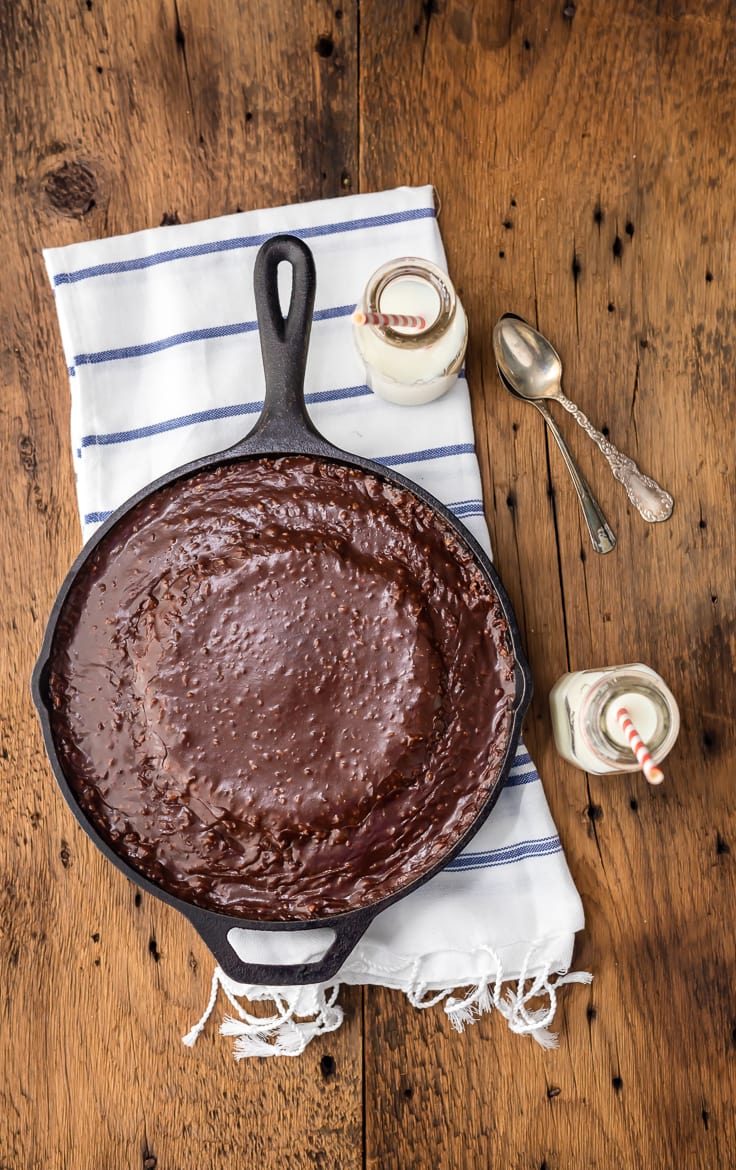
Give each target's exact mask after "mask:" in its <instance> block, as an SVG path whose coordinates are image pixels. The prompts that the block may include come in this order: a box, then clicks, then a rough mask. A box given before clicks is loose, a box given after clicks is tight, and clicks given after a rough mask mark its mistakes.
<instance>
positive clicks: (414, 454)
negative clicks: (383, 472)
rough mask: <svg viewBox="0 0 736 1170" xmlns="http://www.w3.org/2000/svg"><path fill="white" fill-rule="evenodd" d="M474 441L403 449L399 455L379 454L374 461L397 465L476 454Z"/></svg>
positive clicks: (388, 465)
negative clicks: (415, 449) (419, 449)
mask: <svg viewBox="0 0 736 1170" xmlns="http://www.w3.org/2000/svg"><path fill="white" fill-rule="evenodd" d="M474 454H475V445H474V444H473V443H454V444H452V446H449V447H426V448H425V449H424V450H423V451H403V452H401V454H397V455H377V456H374V457H373V461H374V463H382V464H383V465H384V467H397V466H398V465H399V464H400V463H423V462H425V460H427V459H447V458H448V457H449V456H450V455H474Z"/></svg>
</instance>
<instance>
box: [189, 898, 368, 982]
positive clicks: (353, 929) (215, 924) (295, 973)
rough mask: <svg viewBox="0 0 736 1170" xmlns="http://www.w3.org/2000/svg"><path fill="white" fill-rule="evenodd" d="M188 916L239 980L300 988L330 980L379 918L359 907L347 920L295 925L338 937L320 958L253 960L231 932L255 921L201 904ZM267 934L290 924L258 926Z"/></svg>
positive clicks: (304, 930)
mask: <svg viewBox="0 0 736 1170" xmlns="http://www.w3.org/2000/svg"><path fill="white" fill-rule="evenodd" d="M185 913H186V916H187V918H188V919H189V921H190V922H191V923H192V925H193V926H194V927H195V928H196V929H197V931H198V932H199V934H200V935H201V936H202V938H203V940H204V941H205V943H206V944H207V946H208V947H209V949H210V951H211V952H212V954H213V955H214V957H215V959H216V960H217V963H218V966H219V967H220V968H221V969H222V971H223V972H224V973H225V975H227V977H228V978H229V979H232V980H233V981H234V982H235V983H247V984H251V985H257V986H263V987H296V986H303V985H305V984H310V983H326V982H327V981H328V980H330V979H332V978H333V976H334V975H336V974H337V972H338V971H339V970H340V968H341V967H342V965H343V963H344V962H345V960H346V959H347V958H348V956H349V955H350V954H351V952H352V951H353V950H354V949H355V947H356V946H357V945H358V943H359V942H360V940H361V938H362V937H363V935H364V934H365V932H366V930H367V929H368V927H369V926H370V924H371V922H372V921H373V919H374V918H375V914H376V912H375V911H374V910H372V909H367V910H355V911H353V912H351V913H349V914H347V915H346V916H345V917H344V918H343V919H335V920H334V922H331V923H325V924H324V925H323V926H316V925H315V926H311V927H310V926H309V925H307V924H304V925H302V923H299V924H298V926H296V925H295V926H292V929H297V930H299V931H300V932H301V933H307V934H308V933H309V931H310V929H311V930H324V929H326V928H327V929H329V930H331V931H333V933H334V935H335V937H334V939H333V941H332V942H331V943H330V945H329V947H328V948H327V950H326V951H325V953H324V954H323V955H322V957H321V958H319V959H313V960H311V961H307V962H303V963H249V962H248V961H247V960H245V959H241V958H240V956H239V955H238V954H237V953H236V951H235V950H234V949H233V946H232V944H231V943H230V941H229V938H228V935H229V934H230V931H231V930H233V929H244V930H252V929H253V927H254V926H255V924H254V923H252V922H246V921H239V920H238V919H233V918H230V919H227V918H223V917H221V916H220V915H219V914H212V913H210V912H208V911H206V910H199V909H198V908H197V907H194V906H192V907H187V909H186V911H185ZM258 929H259V931H262V932H263V933H266V932H270V931H272V930H277V931H278V930H281V931H284V929H286V930H288V929H289V924H288V923H279V922H275V923H273V925H272V926H271V925H269V926H268V927H264V926H263V925H262V924H259V925H258Z"/></svg>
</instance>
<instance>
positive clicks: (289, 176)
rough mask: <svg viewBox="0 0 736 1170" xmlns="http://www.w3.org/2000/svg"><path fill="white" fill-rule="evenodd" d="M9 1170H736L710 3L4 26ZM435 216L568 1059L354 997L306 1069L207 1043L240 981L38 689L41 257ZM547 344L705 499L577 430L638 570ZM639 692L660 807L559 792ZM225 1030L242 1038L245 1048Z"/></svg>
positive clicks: (463, 2)
mask: <svg viewBox="0 0 736 1170" xmlns="http://www.w3.org/2000/svg"><path fill="white" fill-rule="evenodd" d="M0 40H1V43H2V58H3V63H2V76H3V79H4V80H3V83H2V103H1V105H0V108H1V109H2V111H3V114H2V117H3V123H4V125H3V135H2V143H3V147H2V164H1V165H2V183H3V193H4V212H5V215H4V222H5V230H4V232H3V258H2V277H1V278H0V308H1V312H0V322H1V324H0V328H1V329H2V338H3V339H2V346H1V347H0V368H1V371H2V394H1V397H0V411H1V415H2V460H3V468H2V485H3V507H2V524H3V529H2V539H1V540H0V557H2V570H1V572H2V581H3V585H4V590H3V597H2V602H3V604H2V696H1V702H0V718H1V719H2V724H1V727H0V736H1V739H0V757H1V758H0V766H1V767H2V787H1V789H0V792H1V794H2V796H1V800H2V839H1V845H0V850H1V852H2V881H1V883H0V896H1V906H2V909H1V912H0V933H1V937H2V942H1V944H0V951H1V958H2V965H3V973H2V983H1V986H2V989H3V992H2V1031H1V1033H0V1036H1V1039H0V1045H1V1046H2V1061H1V1067H2V1068H3V1078H2V1080H3V1086H2V1098H1V1100H2V1105H1V1107H0V1166H2V1167H3V1168H4V1170H21V1167H22V1168H23V1170H35V1168H36V1167H38V1168H43V1170H53V1168H56V1167H58V1168H66V1167H74V1168H75V1170H77V1168H79V1170H84V1168H86V1167H90V1168H92V1167H94V1168H95V1170H107V1168H108V1167H109V1168H114V1170H124V1168H128V1167H130V1168H131V1170H141V1168H143V1170H153V1168H154V1167H159V1170H190V1168H191V1170H195V1168H197V1170H198V1168H200V1167H202V1166H217V1167H218V1168H221V1170H226V1168H231V1167H232V1168H233V1170H235V1168H238V1170H240V1168H241V1167H262V1168H263V1170H275V1168H276V1167H286V1168H287V1170H292V1168H294V1170H296V1168H297V1167H298V1168H300V1170H301V1168H302V1167H310V1168H313V1170H323V1168H324V1170H333V1168H334V1170H337V1168H338V1167H339V1168H340V1170H354V1168H357V1167H360V1166H364V1165H365V1166H369V1167H371V1168H373V1170H379V1168H380V1170H393V1168H396V1170H409V1168H411V1167H417V1168H418V1167H421V1168H422V1170H434V1168H435V1167H442V1168H443V1170H444V1168H467V1170H476V1168H477V1170H480V1168H484V1170H485V1168H487V1167H499V1168H504V1170H505V1168H507V1167H519V1168H529V1170H558V1168H559V1170H577V1168H579V1167H586V1168H587V1167H600V1168H605V1170H609V1168H610V1170H614V1168H619V1167H622V1168H626V1170H628V1168H630V1167H631V1168H633V1167H643V1168H645V1170H647V1168H655V1167H656V1168H659V1167H661V1168H663V1170H664V1168H665V1167H667V1168H669V1167H673V1166H677V1167H678V1168H683V1167H698V1168H702V1167H732V1166H733V1165H734V1163H735V1162H736V1119H735V1116H734V1098H735V1096H736V981H735V979H734V973H735V972H734V957H735V943H734V910H735V908H736V888H735V882H734V867H735V863H736V820H735V819H734V803H735V801H734V773H733V764H734V720H735V719H736V678H735V675H734V656H735V654H736V631H735V627H734V620H733V613H734V605H735V603H736V588H735V583H734V568H733V566H734V558H733V532H732V527H733V516H734V480H733V467H734V453H735V452H734V428H735V425H736V405H735V404H736V389H735V386H736V371H735V370H734V355H735V354H736V311H735V310H734V287H735V282H736V245H735V243H734V241H736V231H735V230H734V229H735V227H736V224H735V222H734V208H735V207H736V189H735V183H736V145H734V142H735V140H734V124H735V122H736V81H735V80H734V76H735V74H734V68H735V66H736V10H735V9H734V6H733V5H732V4H726V3H725V2H724V3H718V2H717V0H700V2H696V0H669V2H668V3H659V2H658V3H654V0H620V2H619V3H617V4H615V5H611V4H610V3H607V2H605V0H579V2H578V3H577V4H574V3H567V4H566V3H564V2H563V0H555V2H552V0H538V2H535V0H517V2H514V0H446V2H441V0H425V2H424V3H421V2H420V0H412V2H408V0H407V2H405V3H396V2H392V0H335V2H334V3H333V4H330V3H327V2H323V0H292V2H291V3H288V2H284V0H282V2H281V3H276V2H275V0H271V2H270V3H259V2H258V0H240V3H238V2H237V0H192V2H190V0H158V2H156V3H152V2H149V0H127V2H126V3H122V2H121V3H112V0H48V3H40V2H36V3H33V2H31V0H15V2H10V0H9V2H8V3H6V4H5V5H3V7H2V14H1V16H0ZM428 182H431V183H434V184H435V185H436V187H437V189H438V191H439V194H440V198H441V201H442V212H441V219H440V224H441V228H442V232H443V235H444V239H445V243H446V246H447V251H448V256H449V260H450V264H451V271H452V273H453V275H454V277H455V280H456V283H457V285H458V286H459V289H460V292H461V296H462V298H463V301H464V302H465V304H466V307H467V310H468V313H469V317H470V322H471V331H472V344H471V348H470V352H469V358H468V372H469V379H470V384H471V387H472V392H473V402H474V410H475V420H476V426H477V436H478V447H479V451H480V455H481V460H482V465H483V473H484V481H485V491H486V510H487V515H488V520H489V523H490V526H491V529H492V535H493V541H494V546H495V550H496V559H497V563H498V566H499V568H500V571H501V573H502V576H503V578H504V580H505V583H506V586H507V588H508V590H509V592H510V594H511V597H512V600H513V602H514V605H515V608H516V612H517V615H518V618H519V622H520V625H521V627H522V630H523V635H524V639H525V643H526V646H527V647H528V652H529V657H530V660H531V663H532V667H533V672H534V677H535V683H536V698H535V700H534V705H533V708H532V711H531V714H530V716H529V718H528V720H527V731H526V735H527V740H528V743H529V746H530V748H531V750H532V752H533V754H534V756H535V758H536V760H537V761H538V763H539V766H540V770H541V771H542V774H543V776H544V777H545V781H546V789H547V793H548V796H549V800H550V803H551V806H552V810H553V813H554V816H555V819H556V821H557V824H558V826H559V829H560V833H561V836H562V839H563V842H564V844H565V847H566V851H567V855H568V858H569V861H570V865H571V868H572V871H573V874H574V877H575V879H576V881H577V884H578V886H579V888H580V891H581V893H582V896H583V900H584V903H585V908H586V913H587V928H586V932H585V934H584V935H582V936H581V937H580V939H579V943H578V946H577V950H576V957H575V965H576V966H577V967H578V968H587V969H589V970H592V971H593V972H595V981H594V983H593V984H592V987H591V988H590V989H587V988H579V987H573V988H569V989H566V990H565V992H564V993H563V994H562V995H561V999H560V1008H559V1013H558V1019H557V1023H558V1025H559V1027H560V1031H561V1037H560V1040H561V1042H560V1048H559V1051H556V1052H544V1051H542V1050H541V1049H540V1048H539V1047H538V1046H537V1045H535V1044H534V1043H533V1042H532V1041H530V1040H528V1039H524V1038H519V1037H516V1036H512V1035H510V1033H509V1032H508V1030H507V1028H506V1027H505V1025H504V1023H503V1021H502V1020H501V1019H500V1018H498V1017H496V1016H486V1017H484V1018H483V1019H482V1020H481V1021H480V1022H479V1023H478V1024H477V1025H476V1026H475V1027H473V1028H471V1029H469V1030H468V1031H467V1032H466V1033H465V1035H463V1036H458V1035H457V1034H455V1033H454V1032H453V1030H452V1028H451V1026H450V1024H449V1022H448V1020H447V1019H446V1017H445V1016H444V1014H443V1013H442V1012H441V1010H431V1011H423V1012H418V1011H415V1010H414V1009H412V1008H411V1007H410V1006H408V1004H407V1003H406V1001H405V999H404V998H403V996H401V995H400V994H396V993H391V992H388V991H384V990H375V989H370V990H366V991H362V990H360V989H354V990H349V991H347V992H345V993H344V994H343V997H342V1000H343V1003H344V1005H345V1007H346V1020H345V1024H344V1026H343V1028H342V1029H341V1030H340V1031H339V1032H337V1033H335V1034H333V1035H330V1036H328V1037H326V1038H325V1039H324V1040H321V1041H318V1042H315V1043H314V1044H312V1045H311V1046H310V1047H309V1049H308V1050H307V1052H306V1053H305V1054H304V1056H302V1057H301V1058H300V1059H296V1060H287V1059H283V1060H275V1061H257V1060H255V1061H246V1062H243V1063H241V1064H239V1065H236V1064H235V1063H234V1062H233V1060H232V1056H231V1051H230V1046H229V1043H228V1042H227V1041H224V1040H223V1039H222V1038H220V1037H219V1036H218V1034H217V1030H216V1027H215V1025H214V1023H213V1024H211V1025H210V1027H209V1029H208V1031H207V1033H206V1034H205V1036H204V1037H203V1039H202V1040H201V1041H200V1043H199V1046H198V1047H197V1048H196V1049H194V1050H193V1051H190V1050H188V1049H186V1048H184V1047H183V1046H182V1045H181V1043H180V1036H181V1034H182V1032H183V1031H184V1030H185V1029H186V1028H187V1027H188V1026H189V1025H190V1024H191V1023H192V1022H193V1021H194V1019H196V1017H197V1016H198V1014H199V1012H200V1010H201V1008H202V1006H203V1003H204V1001H205V1000H206V997H207V994H208V990H209V976H210V971H211V961H210V957H209V955H208V954H207V952H206V950H205V949H204V947H203V946H202V944H201V943H200V942H199V941H198V939H197V937H195V935H194V933H193V931H192V930H191V929H189V927H188V926H187V925H186V924H185V923H184V922H183V921H182V919H181V918H179V917H178V916H177V915H176V914H175V913H173V912H169V911H168V910H167V909H166V908H165V907H164V906H163V905H162V904H160V903H158V902H156V901H154V900H152V899H151V898H150V897H148V896H145V897H143V898H142V899H141V897H140V896H139V895H136V891H135V889H134V888H133V887H132V886H131V885H130V884H128V883H127V882H126V881H125V880H124V879H123V878H122V877H121V876H120V875H119V874H118V873H117V872H116V871H115V870H114V869H113V867H112V866H110V865H109V864H107V863H106V862H105V861H104V860H103V859H102V858H101V857H100V856H99V855H98V854H97V853H96V852H95V850H94V849H93V848H92V847H91V846H90V844H89V843H88V842H87V840H86V838H85V837H84V835H83V834H82V832H81V831H80V830H79V829H78V828H77V827H76V825H75V823H74V822H73V820H72V818H71V816H70V814H69V813H68V811H67V809H66V807H65V806H64V805H63V803H62V801H61V799H60V797H59V795H58V792H57V790H56V787H55V784H54V782H53V779H52V777H51V774H50V771H49V768H48V766H47V763H46V759H45V756H44V753H43V749H42V746H41V740H40V735H39V732H38V728H37V726H36V721H35V718H34V715H33V712H32V709H31V702H30V697H29V690H28V679H29V675H30V672H31V667H32V664H33V662H34V659H35V656H36V653H37V650H38V647H39V643H40V640H41V636H42V630H43V627H44V623H45V620H46V617H47V615H48V612H49V608H50V606H51V602H52V598H53V596H54V593H55V591H56V588H57V586H58V584H59V582H60V580H61V578H62V575H63V574H64V572H65V570H66V568H67V566H68V565H69V563H70V561H71V559H72V557H73V556H74V554H75V553H76V551H77V550H78V548H79V543H80V534H79V525H78V519H77V514H76V510H75V499H74V483H73V475H72V464H71V458H70V451H69V441H68V410H69V395H68V388H67V380H66V372H65V369H64V362H63V357H62V351H61V346H60V343H59V336H58V330H57V322H56V317H55V313H54V304H53V297H52V295H51V291H50V289H49V287H48V285H47V281H46V277H45V273H44V268H43V262H42V259H41V251H40V250H41V247H42V246H44V245H56V244H66V243H71V242H72V241H76V240H82V239H87V238H93V237H96V236H101V235H111V234H116V233H120V232H129V231H133V230H137V229H139V228H146V227H150V226H157V225H159V224H167V223H176V222H179V221H185V220H194V219H199V218H203V217H206V216H214V215H221V214H224V213H229V212H234V211H236V210H240V209H247V208H251V207H258V206H263V205H268V204H278V203H282V202H292V201H298V200H305V199H314V198H319V197H321V196H339V195H342V194H347V193H349V192H355V191H369V190H373V189H379V188H384V187H391V186H394V185H398V184H402V183H407V184H420V183H428ZM512 308H513V309H515V310H516V311H518V312H520V313H522V314H524V315H526V316H527V317H529V318H530V319H531V320H532V321H537V322H538V323H539V326H540V328H542V329H543V330H545V331H546V332H547V333H548V334H549V335H550V336H551V337H552V338H553V339H554V341H555V343H556V344H557V346H558V348H559V349H560V351H561V353H562V355H563V357H564V361H565V368H566V375H567V385H568V387H569V390H570V392H571V393H573V394H574V396H575V397H576V398H577V399H578V400H579V401H580V403H581V405H582V406H583V407H584V408H586V409H587V410H589V412H590V413H591V414H592V415H593V416H594V417H595V418H596V419H597V420H599V422H600V423H601V424H603V425H605V426H607V427H608V428H609V429H610V433H611V435H612V436H613V437H615V438H616V439H617V440H618V441H619V442H620V443H621V444H622V445H623V446H625V447H626V448H627V449H628V450H630V451H631V453H632V454H633V455H635V456H636V457H638V458H639V459H640V461H641V463H642V465H643V466H644V467H645V468H646V469H648V470H650V471H651V472H652V474H654V475H655V476H656V477H657V478H658V479H660V480H661V482H662V483H664V484H665V485H666V486H667V487H669V489H670V490H671V491H672V493H673V494H674V496H675V498H676V501H677V505H676V510H675V513H674V516H673V519H672V520H671V522H670V523H668V524H665V525H661V526H652V527H650V526H647V525H645V524H644V523H643V522H642V521H641V519H640V518H639V517H638V515H637V514H636V513H635V512H634V511H633V510H632V508H631V507H630V506H629V504H628V502H627V500H626V497H625V495H624V493H623V491H622V489H621V488H620V487H619V486H618V485H616V484H615V483H614V481H613V480H612V479H611V477H610V474H609V472H608V471H607V469H606V467H605V464H604V463H603V461H602V459H601V457H600V456H599V455H598V454H597V453H596V452H595V451H594V450H593V449H592V447H591V445H590V443H589V442H588V440H586V439H585V437H584V436H583V435H582V433H581V432H579V431H577V430H576V428H574V425H573V424H572V421H571V420H569V419H564V420H563V424H564V426H565V431H566V433H567V435H568V437H569V440H570V443H571V445H572V447H573V449H574V450H575V452H576V454H577V455H578V456H579V459H580V461H581V464H582V466H583V469H584V471H585V474H586V475H587V476H588V478H589V479H590V481H591V483H592V484H593V485H594V486H595V488H596V489H597V491H598V494H599V495H600V498H601V500H602V502H603V504H604V506H605V509H606V511H607V513H608V515H609V518H610V521H611V523H612V526H613V527H614V529H615V531H616V532H617V534H618V540H619V543H618V548H617V550H616V551H615V552H614V553H613V554H612V555H611V556H609V557H597V556H595V555H594V554H592V553H591V552H590V551H589V548H588V544H587V539H586V537H585V534H584V532H583V531H582V528H581V524H580V517H579V514H578V509H577V503H576V500H575V497H574V495H573V491H572V488H571V485H570V482H569V480H568V478H567V475H566V472H565V471H564V468H563V465H562V463H561V460H560V458H559V455H558V453H557V451H556V449H555V448H554V447H552V448H550V443H549V440H548V439H547V437H546V435H545V433H544V429H543V427H542V424H541V421H540V420H539V418H538V417H537V416H536V415H535V414H533V413H532V412H531V411H529V410H526V409H523V408H521V407H520V406H519V405H517V404H516V403H514V402H513V401H512V400H511V399H510V398H508V397H507V396H506V395H505V394H504V393H503V392H502V391H501V390H500V388H499V385H498V382H497V379H496V374H495V369H494V364H493V359H492V353H491V344H490V335H491V327H492V325H493V322H494V321H495V319H496V317H497V316H498V314H499V313H500V312H502V311H503V310H506V309H512ZM636 659H644V660H645V661H647V662H649V663H651V664H652V665H653V666H654V667H655V668H656V669H658V670H659V671H660V672H661V673H662V674H663V675H664V676H665V678H666V679H667V680H668V681H669V682H670V683H671V686H672V688H673V690H674V691H675V693H676V695H677V697H678V699H679V701H680V704H681V708H682V715H683V726H682V733H681V736H680V740H679V743H678V746H677V749H676V751H675V752H674V754H673V755H672V757H671V759H670V760H669V761H668V764H667V779H666V783H665V785H664V787H663V788H662V790H661V791H653V790H650V789H648V788H647V786H646V784H645V783H644V782H643V780H642V779H641V778H640V777H637V776H627V777H624V778H615V779H604V780H601V779H596V778H595V777H592V776H586V775H584V774H583V773H581V772H577V771H575V770H573V769H572V768H570V767H568V766H567V765H565V764H563V763H562V762H561V761H560V759H559V758H558V757H557V756H556V754H555V752H554V750H553V747H552V744H551V737H550V727H549V718H548V714H547V694H548V691H549V688H550V686H551V684H552V683H553V682H554V680H555V679H556V678H557V677H558V676H559V675H560V674H561V673H562V672H563V671H565V670H566V669H568V668H578V667H586V666H591V665H597V664H601V663H619V662H628V661H632V660H636ZM221 1010H222V1009H220V1012H221Z"/></svg>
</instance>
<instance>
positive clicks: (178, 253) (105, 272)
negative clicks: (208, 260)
mask: <svg viewBox="0 0 736 1170" xmlns="http://www.w3.org/2000/svg"><path fill="white" fill-rule="evenodd" d="M434 218H435V211H434V208H433V207H414V208H410V209H409V210H407V211H396V212H391V213H390V214H387V215H371V216H366V217H365V218H363V219H348V220H345V221H344V222H343V223H323V224H318V225H317V226H315V227H305V228H294V230H293V231H292V232H290V235H293V236H299V238H300V239H302V240H313V239H316V238H317V237H318V236H334V235H340V234H341V233H343V232H356V231H360V230H361V229H363V228H377V227H388V226H389V225H391V224H395V223H408V222H410V221H411V220H415V219H434ZM277 234H278V233H277V232H266V233H265V234H264V235H257V236H234V237H233V238H232V239H230V240H213V241H212V242H211V243H207V244H191V245H189V247H186V248H171V249H170V250H169V251H166V252H153V253H152V254H151V255H150V256H134V257H132V258H131V259H130V260H110V261H108V262H107V263H105V264H92V265H90V267H88V268H77V269H75V270H72V271H71V272H57V274H56V276H55V277H54V285H55V286H56V287H58V286H59V285H60V284H76V283H77V282H78V281H80V280H89V279H90V277H93V276H110V275H114V274H117V273H121V272H133V271H137V270H139V269H142V268H153V267H154V266H155V265H157V264H170V263H171V262H172V261H173V260H189V259H191V258H192V257H194V256H209V255H212V254H213V253H216V252H233V251H237V250H239V249H241V248H258V247H260V246H261V244H264V243H265V242H266V240H269V239H270V238H271V237H272V236H275V235H277Z"/></svg>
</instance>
